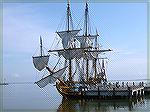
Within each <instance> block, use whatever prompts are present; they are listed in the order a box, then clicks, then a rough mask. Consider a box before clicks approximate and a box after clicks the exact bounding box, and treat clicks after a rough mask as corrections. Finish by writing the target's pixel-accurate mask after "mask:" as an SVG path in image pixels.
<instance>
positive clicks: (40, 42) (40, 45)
mask: <svg viewBox="0 0 150 112" xmlns="http://www.w3.org/2000/svg"><path fill="white" fill-rule="evenodd" d="M42 47H43V46H42V38H41V36H40V54H41V56H42V55H43V54H42V49H43V48H42Z"/></svg>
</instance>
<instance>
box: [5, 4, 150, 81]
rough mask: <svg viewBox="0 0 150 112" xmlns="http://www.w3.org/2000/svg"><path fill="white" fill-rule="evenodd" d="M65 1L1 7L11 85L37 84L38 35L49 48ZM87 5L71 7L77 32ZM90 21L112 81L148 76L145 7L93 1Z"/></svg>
mask: <svg viewBox="0 0 150 112" xmlns="http://www.w3.org/2000/svg"><path fill="white" fill-rule="evenodd" d="M66 6H67V4H66V3H59V2H58V3H54V2H53V3H4V4H3V77H4V78H5V80H6V81H8V82H22V81H27V82H28V81H36V80H38V79H39V78H40V75H39V72H38V71H37V70H35V68H34V66H33V64H32V56H33V55H34V53H35V51H36V49H37V47H38V45H39V37H40V35H41V36H42V38H43V41H44V42H43V44H44V46H45V47H46V48H47V49H51V45H52V42H53V40H54V38H55V37H56V34H55V32H56V30H57V28H58V25H59V24H60V21H61V20H62V18H63V17H64V16H65V13H66ZM84 7H85V4H84V3H71V11H72V16H73V22H75V23H76V24H75V28H76V25H77V23H78V22H79V20H80V18H82V16H83V13H84ZM89 11H90V15H91V16H90V18H91V19H92V21H94V26H96V28H97V30H98V32H99V35H100V37H99V43H100V44H102V47H103V48H105V49H108V48H110V49H112V50H113V51H112V52H110V53H107V57H108V58H109V60H108V64H107V77H108V79H110V80H114V79H118V80H128V79H130V80H134V79H145V78H147V4H146V3H90V4H89Z"/></svg>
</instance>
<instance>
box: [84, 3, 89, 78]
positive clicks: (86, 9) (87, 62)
mask: <svg viewBox="0 0 150 112" xmlns="http://www.w3.org/2000/svg"><path fill="white" fill-rule="evenodd" d="M87 35H88V4H87V2H86V8H85V43H86V41H87ZM85 43H84V44H85ZM88 78H89V60H88V59H87V60H86V81H88Z"/></svg>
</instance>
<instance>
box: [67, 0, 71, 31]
mask: <svg viewBox="0 0 150 112" xmlns="http://www.w3.org/2000/svg"><path fill="white" fill-rule="evenodd" d="M69 17H70V0H68V4H67V30H68V31H69V20H70V18H69Z"/></svg>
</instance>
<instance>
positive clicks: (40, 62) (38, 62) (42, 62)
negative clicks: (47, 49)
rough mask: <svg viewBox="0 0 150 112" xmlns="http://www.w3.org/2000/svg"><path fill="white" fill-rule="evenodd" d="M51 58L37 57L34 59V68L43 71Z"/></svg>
mask: <svg viewBox="0 0 150 112" xmlns="http://www.w3.org/2000/svg"><path fill="white" fill-rule="evenodd" d="M48 61H49V56H48V55H47V56H35V57H33V64H34V67H35V68H36V69H37V70H39V71H41V70H43V69H44V68H45V66H46V65H47V64H48Z"/></svg>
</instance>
